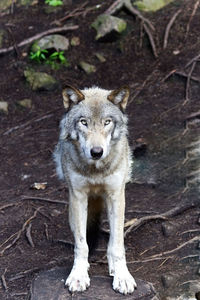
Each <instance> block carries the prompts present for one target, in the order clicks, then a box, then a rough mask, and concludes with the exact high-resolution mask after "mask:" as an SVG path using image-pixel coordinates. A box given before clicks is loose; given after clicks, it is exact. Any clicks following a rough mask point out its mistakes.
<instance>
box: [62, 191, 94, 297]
mask: <svg viewBox="0 0 200 300" xmlns="http://www.w3.org/2000/svg"><path fill="white" fill-rule="evenodd" d="M87 206H88V200H87V195H86V194H84V193H81V192H80V191H70V203H69V222H70V226H71V230H72V232H73V234H74V241H75V246H74V264H73V268H72V270H71V273H70V274H69V276H68V278H67V280H66V283H65V284H66V285H67V286H68V287H69V291H71V292H75V291H84V290H86V288H87V287H89V285H90V278H89V275H88V269H89V263H88V245H87V242H86V226H87Z"/></svg>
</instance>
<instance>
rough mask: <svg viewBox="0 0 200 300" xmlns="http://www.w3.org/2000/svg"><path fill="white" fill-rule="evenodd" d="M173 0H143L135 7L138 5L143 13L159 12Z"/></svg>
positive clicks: (136, 3) (137, 2) (135, 3)
mask: <svg viewBox="0 0 200 300" xmlns="http://www.w3.org/2000/svg"><path fill="white" fill-rule="evenodd" d="M172 1H173V0H142V1H136V2H134V5H137V7H138V9H140V10H142V11H157V10H159V9H161V8H163V7H164V6H166V5H167V4H169V3H170V2H172Z"/></svg>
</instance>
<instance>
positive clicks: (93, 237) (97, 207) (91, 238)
mask: <svg viewBox="0 0 200 300" xmlns="http://www.w3.org/2000/svg"><path fill="white" fill-rule="evenodd" d="M102 210H103V199H102V198H101V197H97V196H89V198H88V220H87V243H88V246H89V252H90V253H91V252H92V251H93V250H94V249H95V248H96V247H97V243H98V237H99V232H100V219H101V213H102Z"/></svg>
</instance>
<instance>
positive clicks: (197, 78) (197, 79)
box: [174, 71, 200, 83]
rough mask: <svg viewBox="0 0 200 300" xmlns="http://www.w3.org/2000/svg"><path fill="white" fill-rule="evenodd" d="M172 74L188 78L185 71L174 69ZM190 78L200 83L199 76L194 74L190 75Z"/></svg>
mask: <svg viewBox="0 0 200 300" xmlns="http://www.w3.org/2000/svg"><path fill="white" fill-rule="evenodd" d="M174 74H176V75H179V76H183V77H186V78H188V74H186V73H185V72H182V71H175V72H174ZM190 80H193V81H196V82H199V83H200V78H199V77H196V76H190Z"/></svg>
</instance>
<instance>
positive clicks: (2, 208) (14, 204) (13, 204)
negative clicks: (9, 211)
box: [0, 203, 17, 211]
mask: <svg viewBox="0 0 200 300" xmlns="http://www.w3.org/2000/svg"><path fill="white" fill-rule="evenodd" d="M16 205H17V204H16V203H10V204H6V205H3V206H0V211H1V210H4V209H6V208H8V207H12V206H16Z"/></svg>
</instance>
